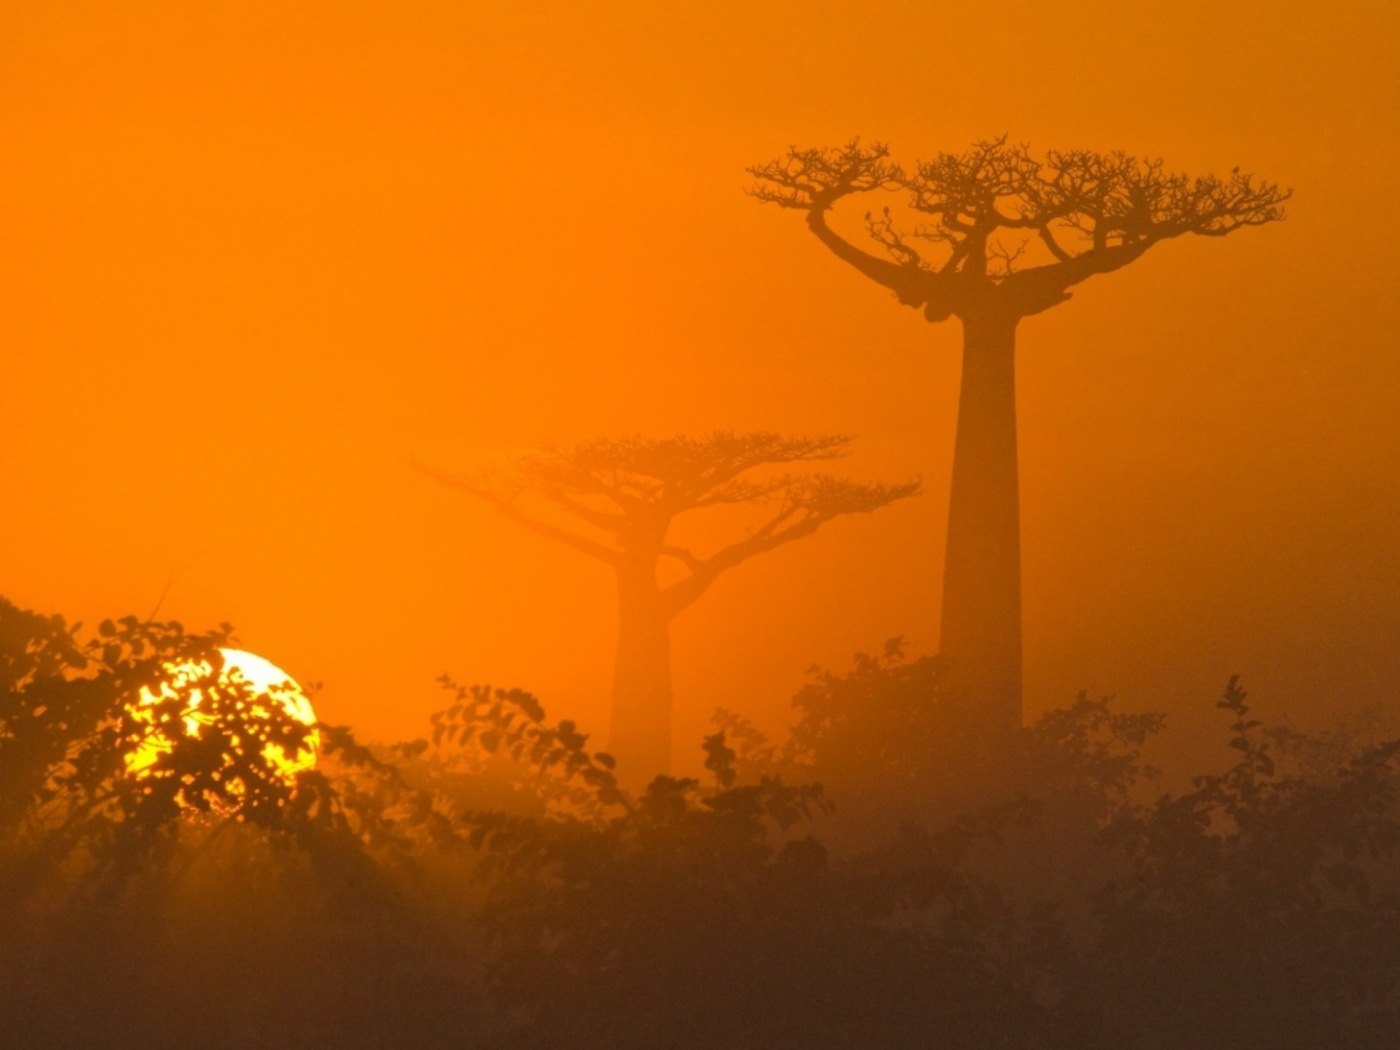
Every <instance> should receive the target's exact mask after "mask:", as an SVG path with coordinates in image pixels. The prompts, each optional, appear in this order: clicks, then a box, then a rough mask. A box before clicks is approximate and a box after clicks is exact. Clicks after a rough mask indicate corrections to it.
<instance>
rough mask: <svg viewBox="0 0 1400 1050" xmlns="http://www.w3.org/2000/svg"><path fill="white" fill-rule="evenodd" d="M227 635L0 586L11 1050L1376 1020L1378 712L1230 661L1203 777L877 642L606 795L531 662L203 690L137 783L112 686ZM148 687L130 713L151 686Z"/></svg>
mask: <svg viewBox="0 0 1400 1050" xmlns="http://www.w3.org/2000/svg"><path fill="white" fill-rule="evenodd" d="M226 637H227V632H226V630H225V631H220V632H212V633H209V634H202V635H193V634H190V633H187V632H185V631H183V630H182V629H181V628H180V627H179V625H177V624H159V623H141V622H139V621H137V620H135V619H132V618H128V619H126V620H123V621H120V622H117V623H105V624H103V625H101V626H100V627H99V629H98V630H97V631H96V632H94V633H93V635H92V636H91V637H89V635H88V634H87V633H86V632H83V631H81V630H80V629H78V628H76V627H72V626H70V625H68V624H66V623H65V622H64V621H63V620H62V619H61V618H58V617H47V616H42V615H38V614H35V613H31V612H26V611H24V610H21V609H18V608H16V607H15V606H13V605H11V604H9V603H7V602H4V601H3V600H0V917H3V921H0V1031H3V1032H4V1042H5V1045H7V1046H16V1047H33V1048H41V1047H112V1048H120V1047H128V1046H130V1047H143V1048H151V1047H175V1046H181V1047H184V1046H200V1047H216V1048H217V1047H230V1048H232V1047H239V1048H251V1047H287V1048H293V1047H295V1048H315V1047H327V1048H331V1047H335V1048H353V1047H421V1048H432V1047H482V1048H556V1047H564V1046H571V1047H585V1048H590V1047H625V1048H632V1047H636V1048H639V1050H640V1048H648V1050H651V1048H669V1047H678V1048H691V1047H694V1048H715V1050H721V1048H724V1050H728V1048H748V1047H752V1048H768V1047H773V1048H788V1047H791V1048H794V1050H795V1048H825V1047H832V1048H835V1047H921V1048H922V1047H953V1048H968V1050H972V1048H979V1050H980V1048H1001V1047H1006V1048H1012V1047H1015V1048H1065V1050H1070V1048H1073V1050H1091V1048H1125V1050H1137V1048H1142V1050H1168V1048H1170V1050H1176V1048H1181V1050H1187V1048H1190V1050H1217V1048H1218V1050H1233V1048H1252V1047H1260V1048H1263V1047H1269V1048H1272V1050H1286V1048H1294V1047H1296V1048H1300V1050H1301V1048H1309V1050H1312V1048H1319V1047H1348V1048H1369V1047H1375V1048H1382V1047H1384V1048H1390V1047H1393V1046H1395V1045H1397V1037H1400V1023H1397V1013H1396V1010H1397V1005H1400V1004H1398V1003H1397V987H1396V981H1397V977H1400V921H1398V920H1400V916H1398V915H1397V897H1396V891H1397V889H1400V867H1397V862H1396V857H1395V849H1396V846H1397V844H1400V823H1397V801H1396V790H1397V786H1400V780H1397V768H1396V765H1397V760H1396V753H1397V750H1400V742H1396V741H1391V742H1375V741H1363V740H1357V741H1352V742H1350V743H1349V744H1348V745H1347V746H1338V742H1337V741H1336V740H1335V739H1318V740H1312V739H1310V738H1307V737H1302V736H1300V735H1298V734H1297V733H1284V732H1281V731H1278V730H1275V729H1272V728H1271V727H1270V726H1269V725H1268V724H1267V723H1261V721H1260V720H1259V719H1257V718H1256V717H1255V713H1254V712H1253V711H1252V710H1251V706H1250V704H1249V702H1248V701H1247V699H1246V696H1245V693H1244V692H1243V691H1242V690H1241V689H1240V688H1239V686H1238V684H1237V683H1235V682H1233V681H1232V682H1230V683H1229V685H1228V688H1227V690H1226V691H1225V694H1224V697H1223V698H1222V699H1220V700H1219V701H1218V703H1219V706H1220V708H1221V712H1220V713H1221V734H1222V740H1223V741H1224V742H1227V743H1228V744H1229V745H1230V747H1231V748H1233V749H1234V752H1233V754H1234V762H1233V764H1232V765H1230V766H1229V767H1228V768H1226V769H1225V770H1224V771H1223V772H1217V773H1213V774H1211V775H1202V776H1199V777H1197V778H1195V779H1194V780H1193V781H1192V782H1191V786H1190V787H1189V789H1187V790H1184V791H1178V792H1176V793H1172V794H1160V792H1159V791H1158V789H1155V788H1154V787H1153V784H1154V780H1153V771H1152V770H1151V769H1150V768H1148V766H1147V765H1146V763H1145V761H1144V757H1143V749H1144V746H1145V745H1146V744H1147V743H1148V741H1149V739H1150V738H1151V737H1152V736H1153V735H1154V734H1156V733H1158V732H1159V731H1161V730H1162V720H1161V719H1160V718H1159V717H1157V716H1153V715H1143V714H1127V713H1124V712H1122V711H1119V710H1117V709H1116V708H1115V707H1114V706H1113V705H1112V704H1110V703H1108V702H1107V701H1096V700H1092V699H1088V698H1083V697H1081V698H1080V699H1079V700H1078V701H1077V702H1076V703H1074V704H1073V705H1071V706H1070V707H1068V708H1066V709H1063V710H1060V711H1056V712H1053V713H1051V714H1049V715H1047V716H1045V717H1044V718H1042V719H1041V720H1040V721H1039V722H1037V723H1036V724H1035V725H1034V726H1032V727H1030V728H1027V729H1025V730H1023V731H1021V732H1019V733H1018V734H1016V735H1015V736H1014V737H1011V738H998V739H997V740H996V741H995V743H994V744H991V743H987V742H986V741H985V740H980V739H979V738H977V737H976V736H975V735H973V734H970V733H968V732H967V731H966V730H964V729H960V725H962V724H963V723H962V722H961V721H960V720H958V719H948V718H945V716H944V713H943V712H944V709H945V708H948V709H956V707H957V704H956V702H953V703H949V702H948V697H947V696H946V695H945V694H947V693H948V692H949V690H948V689H947V688H946V687H944V686H943V685H942V684H941V683H940V668H939V663H938V661H937V660H935V659H931V658H920V659H909V658H906V657H905V655H904V654H903V652H902V647H901V646H900V645H899V644H898V643H892V644H890V645H889V646H888V647H887V648H886V650H885V651H884V652H883V653H882V654H880V655H879V656H861V657H858V658H857V660H856V662H855V665H854V666H853V667H852V668H850V669H849V670H846V671H844V672H840V673H838V672H817V673H814V675H813V676H812V677H811V679H810V681H809V683H808V684H807V686H806V687H805V688H803V689H802V690H801V692H799V693H798V695H797V696H796V697H795V700H794V720H793V725H792V727H791V732H790V734H789V735H788V736H787V737H786V739H784V740H782V741H769V740H767V739H765V737H764V736H763V734H761V733H759V732H758V731H757V730H755V729H754V728H753V727H752V726H751V725H749V724H748V723H746V722H745V721H744V720H743V718H742V717H740V716H738V715H736V714H734V713H732V712H720V713H718V714H717V716H716V722H717V732H716V733H715V734H714V735H712V736H710V737H708V738H707V739H705V740H703V741H697V746H701V747H703V753H704V761H705V769H706V776H705V777H704V778H701V779H686V778H672V777H664V776H663V777H658V778H656V779H654V780H653V781H651V783H650V784H648V785H647V786H646V787H645V789H643V790H640V791H629V790H626V789H624V787H622V786H621V784H625V783H626V781H625V778H624V779H622V780H619V776H618V773H619V771H618V770H617V769H616V768H615V763H614V761H613V760H612V758H611V757H610V756H608V755H605V754H602V753H599V752H597V751H594V750H593V749H591V748H590V744H589V741H588V739H587V738H586V737H585V736H584V735H582V734H581V733H579V732H578V730H577V729H576V727H575V726H574V725H573V724H571V723H570V722H568V721H555V720H553V719H551V718H550V717H549V716H548V715H547V714H546V712H545V711H544V709H543V708H542V707H541V705H540V704H539V702H538V701H537V700H536V699H535V698H534V697H532V696H531V695H530V694H528V693H524V692H520V691H513V690H500V689H491V688H488V687H459V686H458V685H456V684H455V683H453V682H452V681H450V680H447V679H444V681H443V684H444V686H445V688H446V689H447V690H448V696H447V700H448V703H447V706H446V707H445V709H444V710H443V711H442V712H440V713H439V714H438V715H436V716H434V718H433V720H432V724H431V726H430V727H427V728H428V734H427V735H426V736H425V737H424V738H423V739H420V740H415V741H410V742H407V743H402V744H398V745H393V746H384V747H366V746H363V745H361V744H359V743H358V742H356V740H355V739H354V737H353V735H352V734H351V733H350V732H349V731H348V730H345V729H341V728H335V727H330V726H320V727H318V731H319V732H320V734H321V736H320V739H321V757H320V761H319V764H318V766H317V768H316V769H315V770H309V771H303V772H301V773H300V774H298V775H297V776H296V777H295V780H294V782H289V781H288V780H286V779H284V778H283V777H281V776H279V775H277V772H276V770H275V769H273V768H271V767H270V765H269V760H268V759H267V758H266V757H265V753H266V752H265V746H266V745H267V744H269V743H277V744H279V745H281V746H283V747H285V748H287V749H288V750H289V751H290V750H292V749H294V748H295V747H297V746H298V745H300V744H301V743H302V742H303V741H304V740H305V739H306V734H307V733H308V732H309V730H308V728H307V727H305V726H302V725H300V724H298V723H296V722H294V721H292V720H291V719H290V718H280V717H278V716H276V715H275V714H273V715H272V716H267V715H263V716H258V717H254V716H251V715H249V714H248V710H249V709H248V707H247V705H244V704H241V703H240V699H241V698H240V696H239V695H238V694H239V689H238V688H237V687H236V686H234V687H227V686H225V687H223V688H222V691H221V689H220V688H219V687H217V686H216V685H215V684H214V683H212V681H205V682H203V683H202V685H201V688H203V689H204V690H205V701H204V702H205V703H206V704H207V705H209V708H210V709H213V710H217V711H219V712H220V713H221V714H220V718H219V720H218V722H217V723H216V724H214V725H212V726H206V727H205V729H204V731H203V732H201V735H200V736H198V737H194V736H184V735H180V734H178V733H173V734H172V737H171V739H172V740H173V741H174V745H173V747H172V748H171V749H170V750H169V752H168V753H165V754H162V755H161V756H160V758H159V760H158V761H157V762H156V763H155V765H154V766H152V767H151V769H150V770H149V771H148V772H147V773H146V774H145V775H143V776H132V775H129V774H128V773H126V768H127V759H126V756H127V755H128V754H130V753H131V751H132V749H133V748H134V747H136V746H137V744H139V742H140V740H141V739H143V737H144V734H146V733H148V732H149V728H150V727H149V724H148V723H145V722H141V721H138V720H136V719H134V718H133V717H132V715H131V712H130V710H129V705H130V704H131V703H132V702H133V699H134V698H135V696H136V695H137V693H138V692H139V690H140V689H141V687H142V686H143V685H151V684H153V683H155V682H157V681H159V680H161V679H162V676H163V675H164V671H163V668H164V667H165V666H166V665H167V664H169V663H171V662H173V661H180V660H184V659H187V658H190V657H200V658H202V659H205V660H208V661H210V663H211V666H216V665H217V664H218V662H219V659H220V658H219V657H218V655H217V647H218V646H219V645H220V644H221V643H222V642H223V641H224V640H225V639H226ZM180 709H181V701H180V699H179V698H173V699H171V700H169V701H166V702H164V703H163V704H162V705H158V707H157V708H156V715H157V718H158V719H160V720H164V721H166V722H172V724H173V720H176V719H178V718H179V717H180Z"/></svg>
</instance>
